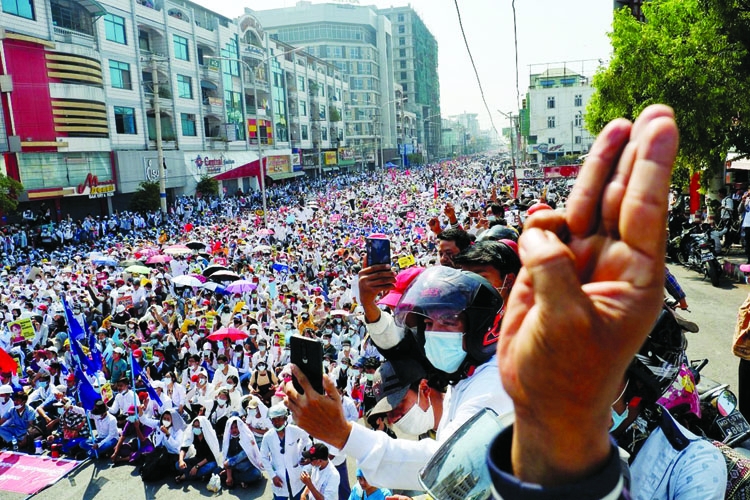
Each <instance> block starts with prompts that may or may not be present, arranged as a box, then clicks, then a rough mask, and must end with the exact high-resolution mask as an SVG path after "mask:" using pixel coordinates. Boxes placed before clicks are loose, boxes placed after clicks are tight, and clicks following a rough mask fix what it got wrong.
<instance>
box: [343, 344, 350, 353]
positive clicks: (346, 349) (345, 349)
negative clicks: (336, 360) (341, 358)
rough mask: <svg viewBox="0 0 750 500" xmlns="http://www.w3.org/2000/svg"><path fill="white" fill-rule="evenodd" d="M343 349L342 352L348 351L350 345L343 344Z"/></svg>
mask: <svg viewBox="0 0 750 500" xmlns="http://www.w3.org/2000/svg"><path fill="white" fill-rule="evenodd" d="M343 349H344V352H349V349H351V347H349V346H348V345H345V346H344V347H343Z"/></svg>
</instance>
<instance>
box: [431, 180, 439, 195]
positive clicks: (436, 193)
mask: <svg viewBox="0 0 750 500" xmlns="http://www.w3.org/2000/svg"><path fill="white" fill-rule="evenodd" d="M432 197H433V198H434V199H436V200H437V198H438V192H437V179H435V193H434V194H433V195H432Z"/></svg>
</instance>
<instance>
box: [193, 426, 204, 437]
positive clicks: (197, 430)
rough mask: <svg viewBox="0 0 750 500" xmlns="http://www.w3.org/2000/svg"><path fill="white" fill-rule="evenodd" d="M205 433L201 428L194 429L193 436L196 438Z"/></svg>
mask: <svg viewBox="0 0 750 500" xmlns="http://www.w3.org/2000/svg"><path fill="white" fill-rule="evenodd" d="M202 433H203V430H202V429H201V428H200V427H193V434H195V435H196V436H200V435H201V434H202Z"/></svg>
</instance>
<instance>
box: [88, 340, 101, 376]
mask: <svg viewBox="0 0 750 500" xmlns="http://www.w3.org/2000/svg"><path fill="white" fill-rule="evenodd" d="M89 352H91V364H92V367H93V368H94V371H99V370H101V369H102V368H103V366H104V363H103V361H102V353H101V351H100V350H99V346H97V345H96V335H89Z"/></svg>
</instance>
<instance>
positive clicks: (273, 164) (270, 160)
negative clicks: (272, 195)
mask: <svg viewBox="0 0 750 500" xmlns="http://www.w3.org/2000/svg"><path fill="white" fill-rule="evenodd" d="M290 171H291V170H290V164H289V157H288V156H267V157H266V173H267V174H280V173H285V172H290Z"/></svg>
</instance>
